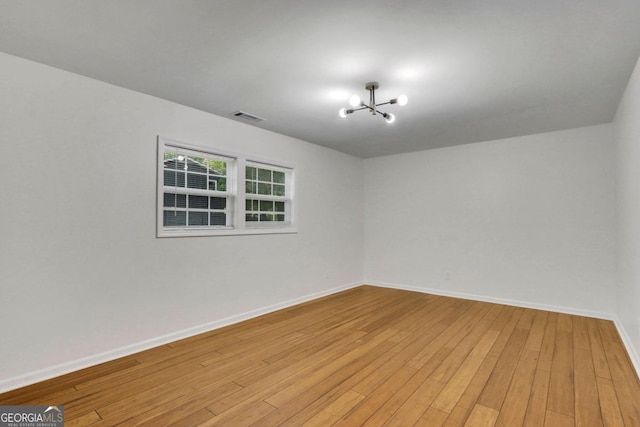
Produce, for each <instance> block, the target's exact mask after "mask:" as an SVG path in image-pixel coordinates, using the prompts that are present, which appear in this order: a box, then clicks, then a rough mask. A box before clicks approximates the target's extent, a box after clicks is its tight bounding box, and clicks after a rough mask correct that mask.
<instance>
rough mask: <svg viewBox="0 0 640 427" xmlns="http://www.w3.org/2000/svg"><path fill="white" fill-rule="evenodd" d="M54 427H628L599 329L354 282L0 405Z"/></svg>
mask: <svg viewBox="0 0 640 427" xmlns="http://www.w3.org/2000/svg"><path fill="white" fill-rule="evenodd" d="M0 403H1V404H3V405H9V404H11V405H15V404H41V405H45V404H46V405H64V408H65V418H66V424H65V425H66V426H74V425H79V426H88V425H92V426H106V425H118V424H122V425H147V426H160V425H172V426H193V425H203V426H214V425H223V426H243V425H253V426H279V425H288V426H322V427H325V426H331V425H337V426H359V425H367V426H382V425H389V426H413V425H420V426H429V427H437V426H472V427H478V426H510V427H512V426H521V425H524V426H552V427H562V426H574V425H575V426H628V427H638V426H640V383H639V381H638V378H637V376H636V374H635V372H634V370H633V368H632V366H631V363H630V361H629V358H628V355H627V353H626V351H625V349H624V347H623V345H622V343H621V340H620V337H619V336H618V333H617V331H616V329H615V327H614V325H613V324H612V323H611V322H610V321H605V320H597V319H592V318H586V317H580V316H571V315H566V314H558V313H552V312H547V311H540V310H530V309H524V308H518V307H510V306H505V305H498V304H489V303H483V302H475V301H470V300H462V299H454V298H447V297H441V296H435V295H427V294H420V293H414V292H407V291H399V290H393V289H384V288H376V287H370V286H362V287H358V288H355V289H351V290H348V291H345V292H342V293H339V294H335V295H332V296H329V297H325V298H322V299H319V300H315V301H311V302H308V303H305V304H301V305H298V306H295V307H292V308H289V309H285V310H281V311H278V312H275V313H272V314H268V315H265V316H262V317H259V318H256V319H252V320H249V321H246V322H242V323H239V324H236V325H232V326H229V327H226V328H222V329H218V330H215V331H212V332H209V333H206V334H202V335H198V336H195V337H192V338H188V339H185V340H182V341H177V342H174V343H171V344H168V345H164V346H161V347H157V348H154V349H151V350H148V351H144V352H142V353H138V354H134V355H131V356H128V357H125V358H122V359H119V360H116V361H113V362H110V363H105V364H102V365H99V366H95V367H93V368H89V369H85V370H82V371H79V372H75V373H72V374H69V375H65V376H63V377H59V378H56V379H53V380H49V381H45V382H42V383H39V384H35V385H33V386H29V387H25V388H23V389H19V390H14V391H11V392H9V393H5V394H3V395H0Z"/></svg>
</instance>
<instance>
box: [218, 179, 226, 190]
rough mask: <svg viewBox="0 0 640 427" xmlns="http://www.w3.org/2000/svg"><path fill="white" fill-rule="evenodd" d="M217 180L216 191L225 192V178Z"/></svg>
mask: <svg viewBox="0 0 640 427" xmlns="http://www.w3.org/2000/svg"><path fill="white" fill-rule="evenodd" d="M217 179H218V191H227V178H217Z"/></svg>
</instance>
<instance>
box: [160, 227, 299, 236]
mask: <svg viewBox="0 0 640 427" xmlns="http://www.w3.org/2000/svg"><path fill="white" fill-rule="evenodd" d="M297 232H298V229H297V228H296V227H283V228H277V227H253V228H243V229H236V228H223V229H216V230H202V229H201V230H161V231H158V235H157V236H156V237H158V238H165V237H211V236H245V235H256V234H296V233H297Z"/></svg>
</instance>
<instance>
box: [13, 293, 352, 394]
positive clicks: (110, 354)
mask: <svg viewBox="0 0 640 427" xmlns="http://www.w3.org/2000/svg"><path fill="white" fill-rule="evenodd" d="M361 284H362V283H361V282H354V283H350V284H347V285H343V286H338V287H335V288H331V289H328V290H325V291H321V292H316V293H313V294H310V295H305V296H303V297H299V298H294V299H290V300H287V301H284V302H281V303H277V304H272V305H269V306H266V307H261V308H258V309H256V310H251V311H248V312H246V313H241V314H238V315H235V316H230V317H226V318H224V319H220V320H216V321H213V322H210V323H205V324H203V325H198V326H194V327H192V328H188V329H184V330H181V331H177V332H172V333H170V334H167V335H162V336H160V337H156V338H152V339H150V340H146V341H142V342H139V343H135V344H131V345H127V346H124V347H120V348H117V349H114V350H110V351H106V352H104V353H99V354H95V355H91V356H87V357H82V358H80V359H76V360H72V361H69V362H65V363H61V364H59V365H55V366H51V367H48V368H45V369H40V370H37V371H33V372H29V373H27V374H23V375H18V376H15V377H12V378H7V379H3V380H0V393H4V392H7V391H10V390H15V389H17V388H20V387H24V386H28V385H31V384H35V383H38V382H40V381H45V380H48V379H51V378H55V377H58V376H60V375H64V374H68V373H70V372H74V371H77V370H80V369H84V368H88V367H90V366H95V365H98V364H100V363H105V362H110V361H112V360H115V359H119V358H121V357H124V356H129V355H132V354H135V353H138V352H141V351H144V350H149V349H150V348H154V347H158V346H161V345H164V344H168V343H171V342H174V341H178V340H181V339H184V338H189V337H192V336H194V335H198V334H202V333H204V332H209V331H212V330H214V329H219V328H222V327H224V326H228V325H232V324H234V323H238V322H242V321H244V320H249V319H252V318H254V317H258V316H262V315H263V314H268V313H272V312H274V311H278V310H282V309H283V308H287V307H291V306H294V305H297V304H301V303H303V302H307V301H311V300H314V299H317V298H321V297H324V296H327V295H332V294H335V293H338V292H342V291H344V290H347V289H351V288H354V287H357V286H360V285H361Z"/></svg>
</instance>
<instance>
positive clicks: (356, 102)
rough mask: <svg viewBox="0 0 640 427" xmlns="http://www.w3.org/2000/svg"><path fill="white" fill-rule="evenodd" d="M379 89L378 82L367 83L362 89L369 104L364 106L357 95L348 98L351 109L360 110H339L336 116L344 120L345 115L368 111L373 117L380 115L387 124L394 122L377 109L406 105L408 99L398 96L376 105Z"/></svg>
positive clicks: (392, 118)
mask: <svg viewBox="0 0 640 427" xmlns="http://www.w3.org/2000/svg"><path fill="white" fill-rule="evenodd" d="M379 87H380V84H379V83H378V82H369V83H367V84H366V85H365V86H364V88H365V89H366V90H368V91H369V103H368V104H365V103H364V101H362V100H361V99H360V97H359V96H358V95H353V96H352V97H351V98H349V104H350V105H351V106H352V107H360V108H341V109H340V111H339V112H338V115H339V116H340V117H342V118H343V119H344V118H346V117H347V115H349V114H353V113H354V112H356V111H360V110H369V111H371V114H372V115H374V116H375V115H376V114H380V115H381V116H382V117H383V118H384V120H385V121H386V122H387V123H389V124H391V123H393V122H394V121H395V120H396V116H395V115H393V114H390V113H383V112H382V111H380V110H378V107H379V106H381V105H387V104H398V105H406V104H407V102H408V101H409V98H407V95H400V96H399V97H397V98H394V99H391V100H389V101H387V102H381V103H380V104H376V89H378V88H379Z"/></svg>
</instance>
